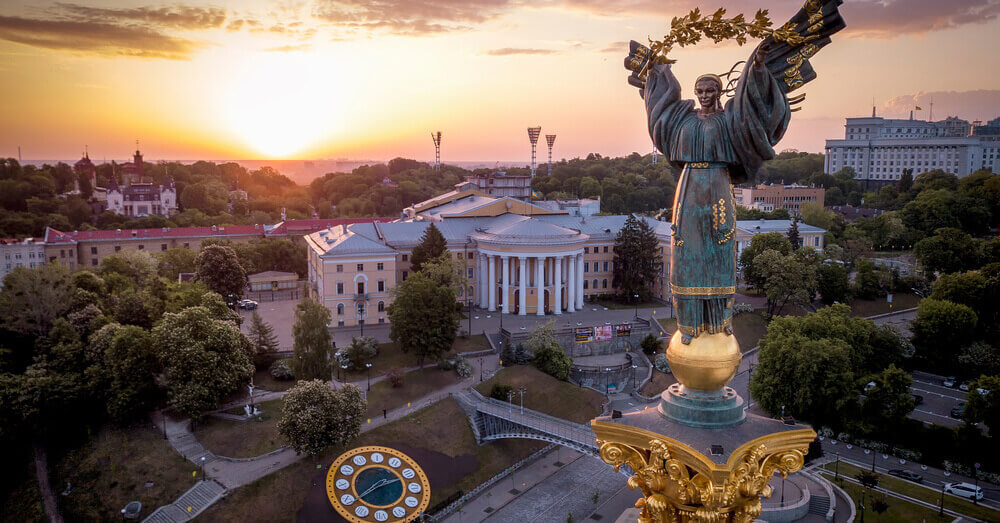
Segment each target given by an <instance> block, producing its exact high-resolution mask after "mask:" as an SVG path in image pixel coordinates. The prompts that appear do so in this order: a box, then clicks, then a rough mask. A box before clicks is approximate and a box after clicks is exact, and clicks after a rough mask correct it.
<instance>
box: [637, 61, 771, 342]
mask: <svg viewBox="0 0 1000 523" xmlns="http://www.w3.org/2000/svg"><path fill="white" fill-rule="evenodd" d="M754 55H756V52H755V53H754ZM753 60H754V56H751V59H750V63H754V62H753ZM643 99H644V100H645V103H646V111H647V113H648V115H649V132H650V136H651V137H652V139H653V143H654V144H655V145H656V147H657V148H658V149H659V150H660V151H661V152H663V154H664V156H665V157H666V158H667V159H668V160H669V161H670V162H671V164H672V165H673V166H674V168H675V169H676V170H677V171H680V173H681V174H680V180H679V182H678V184H677V192H676V194H675V196H674V208H673V220H672V221H673V225H672V227H671V229H672V232H673V239H672V243H673V245H672V248H671V255H670V285H671V292H672V294H673V300H674V306H675V307H676V309H677V327H678V329H679V330H680V331H681V333H682V334H685V335H687V336H697V335H699V334H701V333H703V332H708V333H717V332H723V331H724V329H725V327H726V326H728V325H730V324H731V322H732V308H733V295H734V294H735V293H736V207H735V204H734V201H733V191H732V183H741V182H744V181H753V179H754V175H755V174H756V172H757V171H758V170H759V169H760V166H761V165H762V164H763V162H764V161H765V160H769V159H771V158H773V157H774V149H773V146H774V145H775V144H777V143H778V140H780V139H781V137H782V135H784V133H785V129H786V128H787V126H788V120H789V115H790V111H789V105H788V99H787V98H786V97H785V94H784V91H783V90H782V88H781V87H780V86H779V84H778V82H777V81H776V80H775V78H774V77H773V76H772V74H771V73H770V72H769V71H768V69H767V68H766V67H763V66H760V65H755V66H748V67H746V68H745V70H744V71H743V73H742V76H741V78H740V81H739V84H738V85H737V87H736V91H735V94H734V96H733V98H732V99H731V100H729V102H728V103H727V104H726V107H725V110H724V111H722V112H718V113H715V114H711V115H709V116H706V117H704V118H702V117H701V116H699V115H698V113H697V111H696V110H695V104H694V101H692V100H681V86H680V84H679V83H678V82H677V79H676V78H675V77H674V75H673V73H672V72H671V71H670V66H669V65H657V66H656V67H655V69H654V70H653V71H652V73H651V74H650V75H649V78H648V80H647V82H646V86H645V90H644V92H643Z"/></svg>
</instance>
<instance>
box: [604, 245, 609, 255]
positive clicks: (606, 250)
mask: <svg viewBox="0 0 1000 523" xmlns="http://www.w3.org/2000/svg"><path fill="white" fill-rule="evenodd" d="M604 253H605V254H607V253H608V246H607V245H605V246H604Z"/></svg>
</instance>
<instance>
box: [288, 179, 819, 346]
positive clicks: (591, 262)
mask: <svg viewBox="0 0 1000 523" xmlns="http://www.w3.org/2000/svg"><path fill="white" fill-rule="evenodd" d="M417 209H419V212H418V211H416V210H417ZM410 211H411V215H410V216H408V217H404V218H403V219H400V220H397V221H393V222H381V223H355V224H344V225H340V226H336V227H330V228H327V229H325V230H321V231H318V232H315V233H312V234H309V235H307V236H306V244H307V246H308V248H309V251H308V256H309V260H308V267H309V269H308V273H309V275H308V279H309V282H308V285H309V286H310V288H311V289H312V291H313V292H314V294H315V295H316V296H317V297H318V299H319V300H320V302H321V303H323V304H324V305H325V306H326V307H327V308H329V309H330V311H331V314H332V317H333V324H332V325H333V326H340V327H343V326H354V325H358V324H361V323H364V324H381V323H388V321H389V318H388V311H387V308H388V306H389V304H390V303H391V302H392V296H393V294H392V293H393V290H394V288H395V286H396V284H397V283H398V282H401V281H403V280H405V279H406V278H407V277H408V275H409V274H410V272H411V270H412V269H411V266H410V256H411V255H412V252H413V248H414V247H416V246H417V245H418V244H419V242H420V238H421V237H422V236H423V234H424V232H425V231H426V230H427V228H428V227H429V226H430V225H431V223H433V224H434V225H435V226H436V227H437V228H438V229H439V230H440V231H441V234H442V235H443V236H444V238H445V240H446V242H447V250H448V256H449V257H451V258H452V259H453V260H457V261H458V262H460V263H461V264H462V266H463V269H464V280H465V281H464V282H463V284H462V286H461V288H460V289H459V291H458V293H457V294H458V299H459V301H460V302H462V304H463V305H465V306H468V307H478V308H480V309H482V310H485V311H492V312H500V313H503V314H518V315H538V316H541V315H546V314H550V315H561V314H564V313H572V312H575V311H578V310H581V309H582V308H583V307H584V306H585V303H586V302H587V301H589V300H590V299H591V298H593V297H594V296H601V295H609V294H614V293H616V292H617V290H616V289H615V287H614V281H613V271H614V244H615V239H616V237H617V236H618V232H619V231H620V230H621V228H622V226H623V225H624V223H625V220H626V219H627V218H628V216H626V215H616V216H577V215H570V213H569V211H567V210H553V209H547V208H543V207H540V206H537V205H534V204H531V203H527V202H523V201H520V200H516V199H513V198H509V197H506V198H489V197H487V196H484V195H482V193H481V192H479V191H478V189H471V188H470V189H468V190H466V191H458V192H457V193H454V192H453V193H449V194H448V195H447V196H445V195H442V197H437V198H433V199H431V200H428V201H427V202H422V203H421V204H417V205H415V206H413V207H412V208H411V209H410ZM638 218H639V219H641V220H644V221H646V223H647V224H649V225H650V227H651V228H652V229H653V231H654V233H655V234H656V237H657V240H658V246H657V251H658V252H657V254H658V255H659V257H660V262H661V263H660V270H659V272H658V276H657V280H656V282H654V284H653V286H652V289H651V291H652V295H653V297H654V298H656V299H658V300H667V299H669V297H670V291H669V285H668V282H669V255H670V248H671V226H670V223H668V222H663V221H657V220H654V219H652V218H648V217H638ZM791 224H792V222H791V220H766V221H740V222H737V234H736V238H735V240H736V243H735V245H734V248H735V249H736V250H737V252H738V253H739V252H742V249H744V248H745V247H746V246H747V245H749V242H750V239H751V238H752V237H753V236H754V235H755V234H760V233H762V232H774V231H782V232H784V233H787V231H788V229H789V228H790V227H791ZM824 233H825V231H823V230H822V229H818V228H815V227H810V226H807V225H805V224H799V234H800V237H801V243H802V244H803V245H809V246H811V247H814V248H817V249H822V248H823V246H824V244H823V234H824Z"/></svg>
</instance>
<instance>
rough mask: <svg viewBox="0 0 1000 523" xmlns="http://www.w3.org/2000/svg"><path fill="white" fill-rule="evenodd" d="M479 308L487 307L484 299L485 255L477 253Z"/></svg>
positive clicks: (487, 304)
mask: <svg viewBox="0 0 1000 523" xmlns="http://www.w3.org/2000/svg"><path fill="white" fill-rule="evenodd" d="M478 276H479V296H478V298H479V308H480V309H485V308H487V307H489V303H488V302H487V301H486V255H485V254H482V253H479V274H478Z"/></svg>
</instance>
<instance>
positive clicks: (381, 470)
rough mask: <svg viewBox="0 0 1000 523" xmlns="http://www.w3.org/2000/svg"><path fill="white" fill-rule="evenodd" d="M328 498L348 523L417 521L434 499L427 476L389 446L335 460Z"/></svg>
mask: <svg viewBox="0 0 1000 523" xmlns="http://www.w3.org/2000/svg"><path fill="white" fill-rule="evenodd" d="M326 495H327V497H328V498H330V503H331V504H332V505H333V508H335V509H336V510H337V512H339V513H340V515H341V516H343V517H344V519H346V520H347V521H351V522H353V523H362V522H370V521H376V522H379V523H381V522H383V521H390V522H398V521H414V520H416V519H417V518H418V517H419V516H420V514H422V513H423V511H424V510H426V509H427V505H428V504H429V503H430V500H431V488H430V483H428V481H427V475H426V474H424V471H423V470H422V469H421V468H420V466H419V465H417V462H415V461H413V459H411V458H410V457H409V456H407V455H406V454H403V453H402V452H400V451H398V450H396V449H391V448H388V447H377V446H372V447H358V448H356V449H353V450H349V451H347V452H345V453H343V454H341V455H340V456H338V457H337V459H336V460H334V462H333V465H330V470H329V472H327V474H326Z"/></svg>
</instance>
